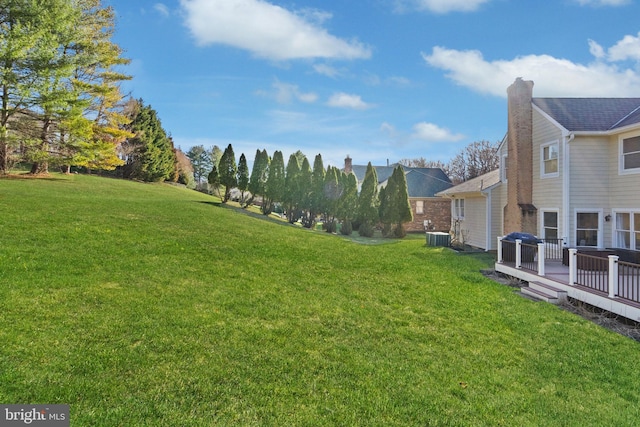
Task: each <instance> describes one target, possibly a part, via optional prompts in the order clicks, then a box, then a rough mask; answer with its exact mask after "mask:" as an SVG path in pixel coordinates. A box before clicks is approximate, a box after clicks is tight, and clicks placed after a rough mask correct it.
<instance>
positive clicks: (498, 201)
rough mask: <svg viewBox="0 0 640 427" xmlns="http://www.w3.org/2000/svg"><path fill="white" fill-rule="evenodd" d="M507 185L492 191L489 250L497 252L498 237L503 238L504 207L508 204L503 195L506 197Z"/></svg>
mask: <svg viewBox="0 0 640 427" xmlns="http://www.w3.org/2000/svg"><path fill="white" fill-rule="evenodd" d="M505 188H506V185H503V184H498V186H497V187H496V188H494V189H493V190H491V240H490V241H489V243H490V245H489V247H488V248H487V249H488V250H496V249H497V246H498V243H497V238H498V236H502V235H503V233H502V224H503V218H502V215H503V207H504V205H505V204H506V199H502V197H503V193H504V194H505V195H506V190H505Z"/></svg>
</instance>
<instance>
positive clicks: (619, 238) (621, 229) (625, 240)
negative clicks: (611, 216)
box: [614, 212, 640, 250]
mask: <svg viewBox="0 0 640 427" xmlns="http://www.w3.org/2000/svg"><path fill="white" fill-rule="evenodd" d="M614 228H615V232H614V236H615V241H614V245H615V247H617V248H624V249H633V250H639V249H640V212H616V213H615V224H614Z"/></svg>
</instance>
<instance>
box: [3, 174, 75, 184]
mask: <svg viewBox="0 0 640 427" xmlns="http://www.w3.org/2000/svg"><path fill="white" fill-rule="evenodd" d="M68 177H71V175H63V176H60V175H59V174H56V175H53V174H35V175H34V174H31V173H29V172H24V173H8V174H4V175H0V179H22V180H32V179H37V180H42V181H57V182H69V179H68Z"/></svg>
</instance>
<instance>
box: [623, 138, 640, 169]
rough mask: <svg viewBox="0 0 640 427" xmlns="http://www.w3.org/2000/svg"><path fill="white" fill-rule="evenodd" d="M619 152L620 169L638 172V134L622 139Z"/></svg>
mask: <svg viewBox="0 0 640 427" xmlns="http://www.w3.org/2000/svg"><path fill="white" fill-rule="evenodd" d="M620 152H621V156H620V171H621V172H622V173H624V172H627V173H628V172H640V136H634V137H631V138H625V139H622V140H621V144H620Z"/></svg>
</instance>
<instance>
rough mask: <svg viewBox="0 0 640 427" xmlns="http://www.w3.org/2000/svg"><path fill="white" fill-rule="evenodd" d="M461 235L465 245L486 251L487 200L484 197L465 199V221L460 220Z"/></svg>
mask: <svg viewBox="0 0 640 427" xmlns="http://www.w3.org/2000/svg"><path fill="white" fill-rule="evenodd" d="M459 227H460V228H459V229H460V234H461V235H462V237H463V240H464V243H465V244H467V245H471V246H474V247H477V248H482V249H486V248H485V246H486V244H485V242H486V236H487V232H486V228H487V214H486V198H485V197H484V196H480V195H479V196H476V197H465V198H464V220H460V225H459Z"/></svg>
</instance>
